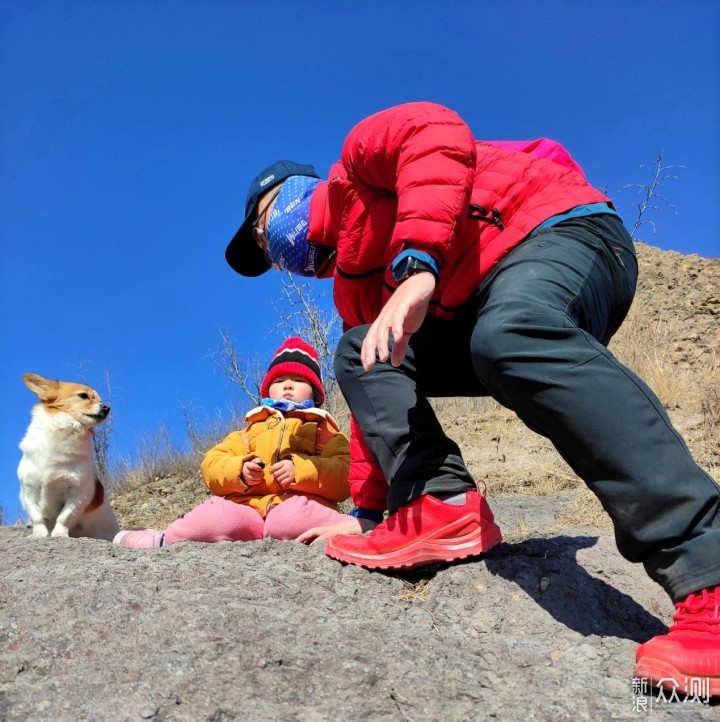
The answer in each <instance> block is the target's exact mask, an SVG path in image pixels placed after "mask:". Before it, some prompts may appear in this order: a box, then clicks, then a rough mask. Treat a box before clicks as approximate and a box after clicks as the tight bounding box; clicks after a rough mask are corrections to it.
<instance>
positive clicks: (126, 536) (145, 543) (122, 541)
mask: <svg viewBox="0 0 720 722" xmlns="http://www.w3.org/2000/svg"><path fill="white" fill-rule="evenodd" d="M164 540H165V532H163V531H157V529H123V530H122V531H119V532H118V533H117V534H116V535H115V538H114V539H113V544H119V545H120V546H121V547H130V548H131V549H142V548H150V547H161V546H162V545H163V542H164Z"/></svg>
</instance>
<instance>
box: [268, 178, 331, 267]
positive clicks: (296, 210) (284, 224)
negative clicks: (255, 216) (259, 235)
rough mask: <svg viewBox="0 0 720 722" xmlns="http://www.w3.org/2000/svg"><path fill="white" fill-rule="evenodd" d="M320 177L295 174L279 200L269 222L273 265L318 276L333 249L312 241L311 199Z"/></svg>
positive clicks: (269, 244) (269, 251)
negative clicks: (310, 226) (309, 222)
mask: <svg viewBox="0 0 720 722" xmlns="http://www.w3.org/2000/svg"><path fill="white" fill-rule="evenodd" d="M320 182H321V181H320V179H319V178H312V177H310V176H307V175H291V176H290V177H289V178H288V179H287V180H286V181H285V182H284V183H283V186H282V189H281V190H280V193H279V195H278V197H277V199H276V200H275V205H274V206H273V210H272V213H271V214H270V218H269V219H268V223H267V245H268V255H269V256H270V260H271V261H272V265H273V268H276V269H277V270H279V271H290V273H296V274H298V275H299V276H314V275H315V274H316V273H317V271H318V269H319V268H320V267H321V266H322V265H323V263H324V262H325V261H326V260H327V258H328V256H329V255H330V254H331V253H332V251H333V249H332V248H328V247H326V246H319V245H318V244H317V243H308V240H307V235H308V229H309V224H308V219H309V218H310V199H311V197H312V194H313V191H314V190H315V188H317V186H318V184H319V183H320Z"/></svg>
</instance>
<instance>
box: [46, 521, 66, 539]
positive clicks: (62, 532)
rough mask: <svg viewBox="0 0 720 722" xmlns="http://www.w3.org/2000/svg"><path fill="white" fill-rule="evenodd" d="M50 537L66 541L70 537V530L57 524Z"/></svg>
mask: <svg viewBox="0 0 720 722" xmlns="http://www.w3.org/2000/svg"><path fill="white" fill-rule="evenodd" d="M50 536H51V537H52V538H53V539H64V538H66V537H69V536H70V530H69V529H68V528H67V527H64V526H61V525H60V524H55V528H54V529H53V530H52V534H50Z"/></svg>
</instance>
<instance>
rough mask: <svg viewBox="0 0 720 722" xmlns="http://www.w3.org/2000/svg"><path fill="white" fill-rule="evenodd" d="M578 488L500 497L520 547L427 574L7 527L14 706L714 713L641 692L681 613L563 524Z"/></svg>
mask: <svg viewBox="0 0 720 722" xmlns="http://www.w3.org/2000/svg"><path fill="white" fill-rule="evenodd" d="M572 493H576V492H570V494H572ZM564 496H567V493H566V494H565V495H557V496H546V497H532V496H523V497H507V496H505V497H498V498H495V499H493V500H492V506H493V508H494V509H495V512H496V516H497V518H498V521H499V522H500V524H501V526H502V527H503V529H504V530H505V533H506V539H507V540H508V541H506V542H504V543H503V544H501V545H499V546H498V547H496V548H495V549H494V550H492V551H491V552H490V553H489V554H488V555H487V556H486V558H485V559H483V560H479V561H478V560H476V561H472V562H467V563H462V564H457V565H454V566H449V567H434V568H431V569H429V570H427V571H426V572H425V573H424V574H415V575H414V576H407V575H406V576H400V575H395V574H381V573H370V572H368V571H365V570H362V569H359V568H357V567H353V566H343V565H341V564H338V563H337V562H334V561H332V560H331V559H329V558H327V557H326V556H325V555H324V554H323V550H322V548H321V547H320V546H311V547H304V546H302V545H299V544H294V543H288V542H277V541H270V540H268V541H262V542H251V543H236V544H230V543H221V544H209V545H207V544H192V543H181V544H177V545H174V546H170V547H166V548H162V549H158V550H152V549H149V550H131V549H124V548H121V547H117V546H114V545H112V544H109V543H106V542H101V541H95V540H89V539H61V540H43V541H37V540H33V539H29V538H26V535H27V533H28V531H27V530H26V529H25V528H22V527H4V528H1V529H0V579H1V580H2V581H1V582H0V675H1V676H0V718H1V719H3V720H8V721H10V720H55V719H57V720H139V721H140V720H156V721H160V720H166V721H170V720H173V721H174V720H183V721H184V720H187V721H188V722H190V721H193V722H196V721H197V720H212V721H216V722H219V721H220V720H298V721H300V720H302V721H306V720H311V721H312V720H318V721H320V720H329V719H335V720H338V721H341V720H342V721H346V720H347V721H353V720H388V721H390V720H393V721H394V720H398V721H402V722H405V721H407V720H418V721H419V720H483V719H499V720H514V719H526V720H563V719H574V720H609V719H641V718H643V717H645V718H649V719H668V720H669V719H688V720H689V719H693V720H704V719H707V720H709V719H714V718H715V717H716V714H715V713H716V710H714V709H713V708H712V707H710V706H707V705H704V704H700V703H699V702H697V701H694V702H691V701H687V700H686V701H684V702H683V701H673V702H670V701H664V700H658V699H651V698H650V697H649V696H648V695H647V694H642V692H641V693H640V694H634V690H633V684H632V669H633V660H634V652H635V648H636V646H637V644H638V643H639V642H641V641H643V640H645V639H647V638H649V637H651V636H653V635H655V634H658V633H663V631H664V629H665V626H664V625H665V624H666V623H667V622H668V621H669V620H670V617H671V615H672V605H671V604H670V602H669V601H668V599H667V597H666V596H665V594H664V593H663V592H662V590H661V589H660V588H659V587H658V586H657V585H655V584H654V583H653V582H652V581H650V580H649V579H648V577H647V576H646V575H645V573H644V571H643V569H642V568H641V567H639V566H637V565H631V564H629V563H628V562H626V561H625V560H623V559H622V558H621V557H620V556H619V554H618V552H617V551H616V549H615V545H614V541H613V538H612V533H611V532H610V531H609V530H607V529H593V528H569V529H564V530H560V531H558V529H557V509H558V507H560V506H562V504H563V503H564V502H565V501H566V499H564V498H563V497H564ZM518 530H522V531H521V532H518ZM643 702H644V705H643ZM650 708H652V711H644V709H647V710H650Z"/></svg>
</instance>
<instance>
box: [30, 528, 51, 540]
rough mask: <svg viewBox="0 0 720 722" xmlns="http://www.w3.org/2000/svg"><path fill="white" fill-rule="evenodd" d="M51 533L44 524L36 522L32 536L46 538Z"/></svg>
mask: <svg viewBox="0 0 720 722" xmlns="http://www.w3.org/2000/svg"><path fill="white" fill-rule="evenodd" d="M49 533H50V532H49V531H48V530H47V527H46V526H45V525H44V524H36V525H35V526H34V527H33V529H32V533H31V534H30V538H31V539H46V538H47V536H48V534H49Z"/></svg>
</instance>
